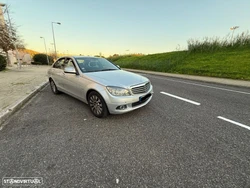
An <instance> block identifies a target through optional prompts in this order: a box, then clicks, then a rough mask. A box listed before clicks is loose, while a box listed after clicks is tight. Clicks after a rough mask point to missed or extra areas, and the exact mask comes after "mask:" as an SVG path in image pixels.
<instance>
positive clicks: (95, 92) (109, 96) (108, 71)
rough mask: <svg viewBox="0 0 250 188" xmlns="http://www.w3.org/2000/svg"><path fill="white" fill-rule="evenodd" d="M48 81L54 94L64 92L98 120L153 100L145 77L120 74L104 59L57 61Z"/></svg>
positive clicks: (136, 107)
mask: <svg viewBox="0 0 250 188" xmlns="http://www.w3.org/2000/svg"><path fill="white" fill-rule="evenodd" d="M48 77H49V82H50V86H51V89H52V92H53V93H54V94H58V93H60V92H64V93H67V94H68V95H71V96H73V97H75V98H77V99H79V100H81V101H83V102H85V103H87V104H88V105H89V107H90V110H91V112H92V113H93V114H94V115H95V116H96V117H99V118H101V117H105V116H107V115H108V114H109V113H110V114H122V113H125V112H129V111H132V110H135V109H138V108H140V107H143V106H145V105H146V104H147V103H148V102H149V101H150V100H151V99H152V96H153V86H152V85H151V83H150V81H149V80H148V79H147V78H146V77H143V76H141V75H138V74H135V73H131V72H127V71H124V70H121V69H120V68H119V67H118V66H116V65H114V64H112V63H111V62H109V61H108V60H106V59H104V58H98V57H85V56H71V57H62V58H59V59H58V60H57V61H56V62H55V63H54V64H53V65H52V67H51V68H50V69H49V70H48Z"/></svg>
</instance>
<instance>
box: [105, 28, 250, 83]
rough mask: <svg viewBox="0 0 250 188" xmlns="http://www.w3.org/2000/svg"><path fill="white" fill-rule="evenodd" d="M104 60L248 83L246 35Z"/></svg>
mask: <svg viewBox="0 0 250 188" xmlns="http://www.w3.org/2000/svg"><path fill="white" fill-rule="evenodd" d="M108 59H109V60H110V61H111V62H113V63H115V64H118V65H119V66H121V67H122V68H131V69H141V70H151V71H159V72H168V73H178V74H189V75H199V76H212V77H221V78H232V79H243V80H250V35H249V33H248V32H243V33H241V34H239V35H236V36H235V37H232V36H231V35H228V36H226V37H225V38H222V39H220V38H218V37H212V38H208V37H205V38H203V39H201V40H200V39H189V40H188V41H187V50H185V51H174V52H167V53H160V54H150V55H140V56H138V55H124V56H119V55H115V56H111V57H109V58H108Z"/></svg>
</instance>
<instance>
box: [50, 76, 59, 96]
mask: <svg viewBox="0 0 250 188" xmlns="http://www.w3.org/2000/svg"><path fill="white" fill-rule="evenodd" d="M49 83H50V88H51V90H52V92H53V93H54V94H59V93H60V91H59V90H58V89H57V87H56V84H55V82H54V81H53V80H52V79H50V81H49Z"/></svg>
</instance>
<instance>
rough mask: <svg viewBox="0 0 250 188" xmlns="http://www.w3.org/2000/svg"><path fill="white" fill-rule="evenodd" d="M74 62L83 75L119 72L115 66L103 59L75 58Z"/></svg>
mask: <svg viewBox="0 0 250 188" xmlns="http://www.w3.org/2000/svg"><path fill="white" fill-rule="evenodd" d="M75 60H76V62H77V63H78V66H79V68H80V69H81V71H82V72H83V73H86V72H98V71H112V70H119V68H118V67H117V66H115V65H114V64H112V63H111V62H109V61H108V60H106V59H104V58H96V57H75Z"/></svg>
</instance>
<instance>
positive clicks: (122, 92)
mask: <svg viewBox="0 0 250 188" xmlns="http://www.w3.org/2000/svg"><path fill="white" fill-rule="evenodd" d="M107 90H108V92H109V93H110V94H111V95H114V96H130V95H131V94H130V91H129V90H128V89H125V88H121V87H113V86H108V87H107Z"/></svg>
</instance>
